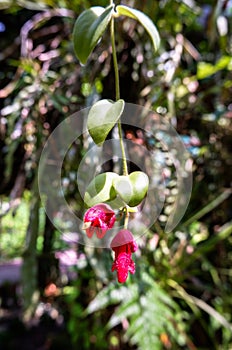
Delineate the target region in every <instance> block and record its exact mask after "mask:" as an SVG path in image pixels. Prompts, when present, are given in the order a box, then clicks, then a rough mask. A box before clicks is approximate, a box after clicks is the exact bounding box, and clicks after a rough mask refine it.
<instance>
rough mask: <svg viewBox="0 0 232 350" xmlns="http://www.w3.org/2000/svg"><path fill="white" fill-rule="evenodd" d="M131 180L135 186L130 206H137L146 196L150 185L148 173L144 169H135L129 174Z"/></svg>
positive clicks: (133, 186)
mask: <svg viewBox="0 0 232 350" xmlns="http://www.w3.org/2000/svg"><path fill="white" fill-rule="evenodd" d="M129 180H130V183H131V185H132V188H133V195H132V196H131V198H130V201H129V202H128V204H129V206H130V207H135V206H136V205H138V204H139V203H141V202H142V200H143V199H144V198H145V196H146V194H147V190H148V186H149V179H148V176H147V174H145V173H143V172H142V171H134V172H133V173H131V174H130V175H129Z"/></svg>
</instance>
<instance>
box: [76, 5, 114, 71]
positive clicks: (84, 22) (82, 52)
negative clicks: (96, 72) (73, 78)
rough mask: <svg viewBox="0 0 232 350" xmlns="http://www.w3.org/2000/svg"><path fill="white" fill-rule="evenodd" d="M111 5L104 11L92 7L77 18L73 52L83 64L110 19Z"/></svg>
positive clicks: (101, 8)
mask: <svg viewBox="0 0 232 350" xmlns="http://www.w3.org/2000/svg"><path fill="white" fill-rule="evenodd" d="M112 11H113V5H111V6H109V7H107V8H106V9H105V8H104V7H101V6H94V7H91V8H90V9H88V10H86V11H84V12H82V14H81V15H80V16H79V17H78V18H77V20H76V22H75V25H74V30H73V43H74V50H75V53H76V56H77V58H78V59H79V60H80V62H81V63H83V64H85V63H86V62H87V59H88V57H89V55H90V54H91V52H92V51H93V49H94V48H95V46H96V45H97V43H98V41H99V40H100V39H101V37H102V35H103V34H104V32H105V30H106V28H107V25H108V23H109V21H110V19H111V16H112Z"/></svg>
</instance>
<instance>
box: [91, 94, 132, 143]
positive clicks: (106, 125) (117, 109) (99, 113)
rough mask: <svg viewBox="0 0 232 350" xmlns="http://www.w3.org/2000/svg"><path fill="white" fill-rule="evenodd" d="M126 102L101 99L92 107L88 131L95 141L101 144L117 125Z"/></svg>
mask: <svg viewBox="0 0 232 350" xmlns="http://www.w3.org/2000/svg"><path fill="white" fill-rule="evenodd" d="M124 104H125V102H124V101H123V100H121V99H120V100H118V101H116V102H112V101H108V100H100V101H98V102H96V103H95V104H94V105H93V106H92V107H91V109H90V111H89V115H88V121H87V126H88V131H89V133H90V135H91V137H92V138H93V140H94V142H95V143H96V144H97V145H98V146H101V145H102V144H103V142H104V141H105V139H106V137H107V135H108V134H109V132H110V131H111V130H112V129H113V127H114V126H115V123H117V121H118V120H119V118H120V116H121V114H122V113H123V110H124Z"/></svg>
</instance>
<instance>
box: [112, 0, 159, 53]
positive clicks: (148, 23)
mask: <svg viewBox="0 0 232 350" xmlns="http://www.w3.org/2000/svg"><path fill="white" fill-rule="evenodd" d="M116 11H117V13H118V15H124V16H127V17H130V18H133V19H136V20H137V21H139V22H140V24H141V25H142V26H143V27H144V29H145V30H146V31H147V33H148V34H149V35H150V37H151V40H152V43H153V46H154V49H155V51H157V50H158V48H159V45H160V36H159V33H158V30H157V28H156V26H155V24H154V23H153V22H152V20H151V19H150V18H149V17H148V16H147V15H145V14H144V13H143V12H141V11H139V10H136V9H133V8H131V7H128V6H124V5H118V6H117V7H116Z"/></svg>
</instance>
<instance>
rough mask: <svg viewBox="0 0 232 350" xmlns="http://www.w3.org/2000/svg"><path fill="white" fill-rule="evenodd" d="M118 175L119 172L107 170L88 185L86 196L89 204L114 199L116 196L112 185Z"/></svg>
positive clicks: (86, 202) (86, 201) (85, 199)
mask: <svg viewBox="0 0 232 350" xmlns="http://www.w3.org/2000/svg"><path fill="white" fill-rule="evenodd" d="M116 177H118V174H116V173H113V172H107V173H103V174H99V175H97V176H96V177H95V178H94V179H93V180H92V181H91V182H90V184H89V185H88V187H87V189H86V193H85V197H84V202H85V204H86V205H87V206H89V207H92V206H93V205H96V204H98V203H103V202H106V201H108V200H113V199H114V198H115V197H116V194H115V191H114V189H113V187H112V181H113V180H114V179H115V178H116Z"/></svg>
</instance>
